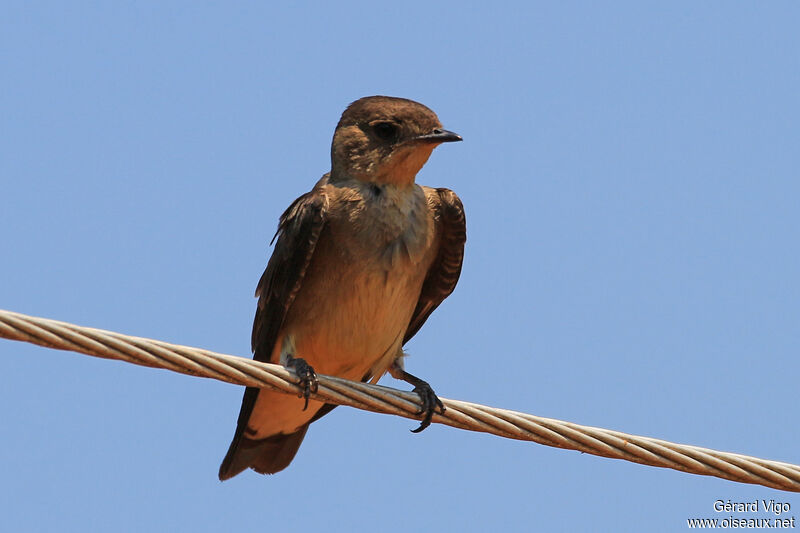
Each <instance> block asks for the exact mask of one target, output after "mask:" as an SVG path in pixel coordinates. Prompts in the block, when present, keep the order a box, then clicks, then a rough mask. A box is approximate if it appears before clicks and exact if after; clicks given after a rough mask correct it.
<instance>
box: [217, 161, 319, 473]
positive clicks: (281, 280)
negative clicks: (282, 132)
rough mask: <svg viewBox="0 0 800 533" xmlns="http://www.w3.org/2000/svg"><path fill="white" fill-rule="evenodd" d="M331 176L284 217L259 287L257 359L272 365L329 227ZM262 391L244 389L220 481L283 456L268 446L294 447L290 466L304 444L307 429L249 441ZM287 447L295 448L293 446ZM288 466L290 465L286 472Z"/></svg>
mask: <svg viewBox="0 0 800 533" xmlns="http://www.w3.org/2000/svg"><path fill="white" fill-rule="evenodd" d="M327 178H328V176H327V175H325V176H323V177H322V179H321V180H319V182H317V184H316V186H315V187H314V188H313V189H312V190H311V191H310V192H308V193H306V194H304V195H303V196H301V197H299V198H298V199H297V200H295V201H294V202H292V204H291V205H290V206H289V207H288V208H287V209H286V211H284V213H283V214H282V215H281V218H280V222H279V223H278V231H277V232H276V233H275V237H274V238H273V241H274V240H275V238H277V239H278V242H277V243H276V245H275V249H274V250H273V252H272V257H270V260H269V263H268V264H267V268H266V270H264V274H263V275H262V276H261V279H260V280H259V282H258V286H257V288H256V296H257V297H258V307H257V308H256V317H255V320H254V322H253V334H252V349H253V352H254V354H253V358H254V359H255V360H257V361H264V362H274V363H277V361H271V358H272V352H273V349H274V347H275V343H276V342H278V334H279V333H280V330H281V328H282V327H283V322H284V319H285V318H286V313H287V311H288V310H289V308H290V307H291V305H292V302H293V301H294V298H295V296H297V292H298V290H299V289H300V286H301V285H302V282H303V277H304V276H305V273H306V269H307V268H308V265H309V263H310V262H311V257H312V256H313V255H314V248H315V247H316V245H317V241H318V240H319V236H320V233H321V232H322V228H323V227H324V226H325V221H326V215H327V209H328V197H327V196H326V194H325V192H324V185H325V184H326V183H327ZM258 392H259V389H258V388H256V387H247V388H246V389H245V391H244V397H243V398H242V407H241V409H240V410H239V418H238V419H237V422H236V432H235V433H234V435H233V440H232V441H231V445H230V447H229V448H228V453H227V454H226V455H225V459H223V461H222V465H221V466H220V474H219V475H220V479H227V478H229V477H232V476H234V475H236V474H238V473H239V472H241V471H242V470H244V469H245V468H247V467H248V466H251V464H252V463H253V462H254V461H257V460H258V457H261V456H270V457H271V456H273V455H275V456H276V457H278V456H282V455H281V454H279V453H277V452H276V451H275V450H272V449H271V448H270V449H269V450H266V451H265V450H264V449H262V448H264V446H267V447H269V446H270V445H272V447H273V448H275V449H276V450H277V449H283V448H284V447H287V448H291V451H290V452H287V453H285V454H283V455H286V457H285V459H286V461H285V463H286V464H288V462H289V461H291V459H292V457H293V456H294V453H295V452H296V451H297V447H298V446H299V445H300V442H301V441H302V440H303V435H305V427H304V428H302V429H301V431H299V432H297V434H296V435H295V434H293V435H289V436H288V437H287V436H281V437H283V438H282V439H278V440H277V441H276V442H274V443H272V442H271V441H270V439H264V440H262V441H255V442H250V441H249V440H248V439H247V438H244V431H245V429H246V428H247V423H248V421H249V419H250V415H251V414H252V412H253V407H255V404H256V400H257V399H258ZM287 439H288V441H287ZM287 443H288V444H291V446H287ZM242 446H244V448H243V447H242ZM270 450H272V451H270ZM268 452H269V453H268ZM283 467H285V464H284V465H283V466H281V467H280V468H283ZM280 468H279V469H280Z"/></svg>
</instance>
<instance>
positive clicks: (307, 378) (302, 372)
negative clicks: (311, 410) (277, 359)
mask: <svg viewBox="0 0 800 533" xmlns="http://www.w3.org/2000/svg"><path fill="white" fill-rule="evenodd" d="M286 368H288V369H290V370H291V371H292V372H294V374H295V375H296V376H297V377H298V379H299V380H300V382H299V383H298V385H299V386H300V388H301V389H302V391H301V392H300V394H299V395H298V398H304V399H305V401H306V403H305V405H303V411H305V410H306V409H307V408H308V397H309V396H311V393H316V392H317V389H319V380H318V379H317V373H316V372H314V369H313V368H312V367H311V365H309V364H308V363H306V360H305V359H303V358H301V357H292V358H290V359H289V361H288V362H287V363H286Z"/></svg>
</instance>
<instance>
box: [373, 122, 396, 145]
mask: <svg viewBox="0 0 800 533" xmlns="http://www.w3.org/2000/svg"><path fill="white" fill-rule="evenodd" d="M372 130H373V131H374V132H375V135H377V136H378V138H379V139H383V140H384V141H390V140H392V139H394V138H395V137H397V126H395V125H394V124H392V123H391V122H378V123H377V124H373V125H372Z"/></svg>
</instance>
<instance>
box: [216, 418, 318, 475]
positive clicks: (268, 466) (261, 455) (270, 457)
mask: <svg viewBox="0 0 800 533" xmlns="http://www.w3.org/2000/svg"><path fill="white" fill-rule="evenodd" d="M307 430H308V424H305V425H304V426H302V427H301V428H300V429H298V430H297V431H295V432H294V433H290V434H288V435H282V434H279V435H273V436H271V437H267V438H266V439H260V440H253V439H248V438H247V437H245V436H244V435H237V436H236V437H234V439H233V442H231V446H230V448H228V453H227V454H225V459H223V460H222V464H221V465H220V467H219V479H220V481H225V480H226V479H230V478H232V477H233V476H235V475H237V474H239V473H241V472H242V471H244V470H245V469H247V468H252V469H253V470H255V471H256V472H258V473H259V474H274V473H276V472H280V471H281V470H283V469H284V468H286V467H287V466H289V463H291V462H292V459H294V456H295V454H296V453H297V450H298V448H300V443H302V442H303V437H305V436H306V431H307Z"/></svg>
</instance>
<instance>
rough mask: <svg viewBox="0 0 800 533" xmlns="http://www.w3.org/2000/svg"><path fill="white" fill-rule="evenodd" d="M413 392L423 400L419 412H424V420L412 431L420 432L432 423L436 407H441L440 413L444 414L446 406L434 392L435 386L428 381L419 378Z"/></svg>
mask: <svg viewBox="0 0 800 533" xmlns="http://www.w3.org/2000/svg"><path fill="white" fill-rule="evenodd" d="M415 385H416V386H415V387H414V390H413V392H416V393H417V394H419V397H420V399H421V400H422V409H420V410H419V412H418V413H417V414H420V415H422V414H424V416H423V417H422V422H421V423H420V425H419V427H418V428H417V429H412V430H411V433H419V432H420V431H422V430H424V429H425V428H426V427H428V426H430V425H431V420H432V419H433V413H435V412H436V408H437V407H438V408H439V413H440V414H444V411H445V408H444V404H443V403H442V401H441V400H440V399H439V397H438V396H436V393H435V392H433V388H432V387H431V386H430V385H428V382H427V381H423V380H421V379H420V380H419V382H418V383H416V384H415Z"/></svg>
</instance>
